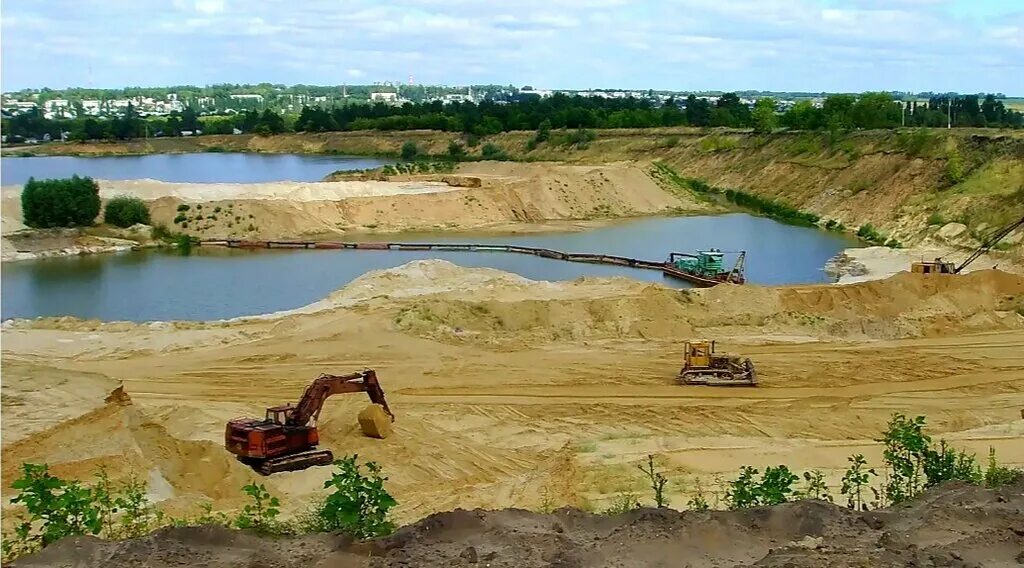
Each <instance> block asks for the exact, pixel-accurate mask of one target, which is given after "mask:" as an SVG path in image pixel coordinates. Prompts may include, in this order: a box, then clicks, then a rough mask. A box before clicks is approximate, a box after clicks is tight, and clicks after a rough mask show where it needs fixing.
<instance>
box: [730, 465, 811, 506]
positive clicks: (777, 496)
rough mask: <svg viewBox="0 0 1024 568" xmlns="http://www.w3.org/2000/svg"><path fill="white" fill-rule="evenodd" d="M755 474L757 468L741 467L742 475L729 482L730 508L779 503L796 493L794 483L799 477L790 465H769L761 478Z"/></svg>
mask: <svg viewBox="0 0 1024 568" xmlns="http://www.w3.org/2000/svg"><path fill="white" fill-rule="evenodd" d="M755 475H757V470H756V469H754V468H752V467H750V466H743V467H742V468H740V476H739V477H738V478H737V479H736V480H735V481H733V482H731V483H730V484H729V485H730V489H729V491H728V493H727V494H726V499H727V500H728V502H729V508H730V509H743V508H746V507H757V506H762V505H778V504H779V503H785V502H787V501H789V498H790V497H792V496H794V495H795V491H794V490H793V483H794V482H795V481H796V480H797V479H799V478H798V477H797V476H795V475H793V472H791V471H790V470H789V468H788V467H786V466H784V465H780V466H777V467H771V466H768V467H766V468H765V470H764V473H763V474H762V475H761V479H759V480H758V479H755V478H754V476H755Z"/></svg>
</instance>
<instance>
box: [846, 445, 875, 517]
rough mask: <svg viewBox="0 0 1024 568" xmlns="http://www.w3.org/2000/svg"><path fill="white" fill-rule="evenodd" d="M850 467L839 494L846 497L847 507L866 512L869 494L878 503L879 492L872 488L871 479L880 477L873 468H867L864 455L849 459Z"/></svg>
mask: <svg viewBox="0 0 1024 568" xmlns="http://www.w3.org/2000/svg"><path fill="white" fill-rule="evenodd" d="M848 461H849V462H850V467H849V468H848V469H847V470H846V473H844V474H843V483H842V486H841V488H840V490H839V493H840V494H842V495H844V496H846V506H847V507H849V508H851V509H853V510H854V511H866V510H867V508H868V502H867V493H868V492H869V491H870V492H871V493H872V494H873V495H874V497H875V500H876V501H877V500H878V498H879V494H878V490H877V489H875V488H873V487H871V478H873V477H878V474H877V473H875V470H874V469H873V468H868V467H867V460H866V459H864V454H857V455H853V456H850V457H849V458H848Z"/></svg>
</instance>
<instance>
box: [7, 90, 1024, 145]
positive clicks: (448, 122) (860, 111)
mask: <svg viewBox="0 0 1024 568" xmlns="http://www.w3.org/2000/svg"><path fill="white" fill-rule="evenodd" d="M776 106H777V103H776V101H774V100H773V99H771V98H767V97H766V98H761V99H759V100H758V101H757V103H756V104H755V105H754V107H753V108H750V107H749V106H748V105H747V104H746V103H745V102H743V101H742V100H741V99H740V97H739V96H738V95H736V94H735V93H725V94H723V95H722V96H720V97H719V98H718V99H717V100H710V99H707V98H698V97H696V96H694V95H690V96H689V97H687V98H686V99H685V100H676V99H668V100H667V101H666V102H665V103H664V104H659V103H655V102H654V101H651V100H647V99H636V98H624V99H609V98H601V97H581V96H568V95H563V94H556V95H553V96H551V97H547V98H540V97H535V96H534V97H522V98H520V100H518V101H516V102H499V101H484V102H481V103H472V102H462V103H459V102H456V103H451V104H444V103H442V102H440V101H433V102H424V103H407V104H405V105H402V106H388V105H385V104H373V105H371V104H347V105H343V106H335V107H331V108H325V107H316V106H305V107H303V108H302V111H301V112H300V113H299V114H298V115H285V114H280V113H277V112H275V111H273V110H271V109H265V110H263V111H257V110H249V111H246V112H242V113H237V114H233V115H227V116H224V115H218V116H199V115H198V113H197V112H196V111H195V110H194V109H191V108H189V109H186V110H185V111H184V112H180V113H179V112H174V113H171V114H170V115H168V116H161V117H149V118H144V117H140V116H139V115H138V113H137V112H136V111H135V109H133V108H132V107H131V106H129V107H128V108H127V109H126V110H125V112H124V114H123V116H121V117H118V118H113V119H97V118H91V117H90V118H75V119H52V120H51V119H47V118H45V117H43V116H42V114H41V113H40V112H39V111H38V110H35V111H30V112H27V113H24V114H20V115H17V116H14V117H11V118H4V120H3V130H4V132H6V133H7V134H9V135H11V136H20V137H24V138H29V137H34V138H43V137H44V134H48V135H49V137H50V138H51V139H60V137H61V135H62V133H67V137H68V138H69V139H71V140H97V139H128V138H141V137H144V136H155V135H163V136H178V135H181V134H182V133H197V131H202V133H203V134H230V133H232V132H234V131H235V130H236V129H237V130H240V131H242V132H247V133H256V134H277V133H280V132H288V131H296V132H329V131H350V130H419V129H428V130H441V131H447V132H465V133H467V134H474V135H476V136H488V135H492V134H497V133H499V132H507V131H511V130H537V129H539V128H540V127H541V125H542V124H543V125H545V127H546V128H569V129H587V128H652V127H658V126H699V127H732V128H754V129H755V130H758V131H762V132H764V131H770V130H772V129H774V128H776V127H777V126H785V127H788V128H793V129H800V130H825V129H827V130H833V131H835V130H850V129H858V128H895V127H899V126H931V127H941V126H946V125H947V123H951V125H952V126H954V127H1002V128H1020V127H1022V126H1024V113H1021V112H1018V111H1015V110H1013V109H1008V108H1006V106H1005V105H1004V104H1003V102H1002V101H1000V100H998V99H997V98H996V97H995V96H994V95H984V96H980V95H962V96H956V97H946V96H933V97H932V98H931V99H929V100H928V101H927V102H924V101H922V102H920V103H919V102H917V101H911V102H904V101H898V100H895V99H893V97H892V95H890V94H888V93H863V94H861V95H831V96H829V97H827V98H826V99H825V100H824V101H823V103H822V104H821V105H820V106H816V105H815V104H813V103H812V102H811V101H809V100H803V101H799V102H797V103H795V104H794V105H792V106H791V107H790V108H788V109H787V110H785V111H784V112H781V113H780V112H778V111H777V110H776Z"/></svg>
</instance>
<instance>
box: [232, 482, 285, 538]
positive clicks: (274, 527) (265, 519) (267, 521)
mask: <svg viewBox="0 0 1024 568" xmlns="http://www.w3.org/2000/svg"><path fill="white" fill-rule="evenodd" d="M242 491H243V492H244V493H245V494H246V495H248V496H249V497H250V498H251V500H252V502H251V503H249V504H247V505H246V506H245V507H243V508H242V511H241V512H240V513H238V516H237V517H235V523H234V524H235V526H236V527H237V528H240V529H253V530H255V531H257V532H262V533H279V532H281V525H280V523H278V521H277V516H278V515H279V514H280V513H281V509H280V507H281V502H280V500H278V498H277V497H274V496H272V495H271V494H270V492H269V491H267V488H266V486H265V485H263V484H262V483H261V484H259V485H256V484H255V483H250V484H249V485H246V486H245V487H242Z"/></svg>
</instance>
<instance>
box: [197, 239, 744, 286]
mask: <svg viewBox="0 0 1024 568" xmlns="http://www.w3.org/2000/svg"><path fill="white" fill-rule="evenodd" d="M199 246H204V247H226V248H237V249H325V250H400V251H449V252H505V253H513V254H529V255H533V256H539V257H543V258H551V259H554V260H562V261H566V262H585V263H590V264H611V265H615V266H625V267H629V268H636V269H640V270H660V271H661V272H662V273H663V274H665V275H667V276H671V277H673V278H679V279H680V280H686V281H687V282H691V283H693V284H696V285H697V286H699V287H702V288H707V287H710V286H715V285H718V284H722V283H725V282H731V283H734V284H742V283H743V278H742V274H740V275H738V278H737V277H736V276H737V275H734V274H732V273H730V274H729V275H728V276H727V277H726V278H724V279H722V278H707V277H704V276H701V275H698V274H691V273H689V272H686V271H684V270H680V269H679V268H678V267H676V266H675V265H674V264H672V263H671V262H667V261H654V260H643V259H638V258H630V257H626V256H616V255H611V254H588V253H570V252H562V251H557V250H552V249H546V248H538V247H524V246H517V245H488V244H466V243H392V242H363V243H361V242H343V241H260V240H246V239H206V240H201V241H199ZM741 254H742V253H741ZM676 256H692V255H685V254H682V253H672V256H670V257H669V258H670V259H671V258H673V257H676Z"/></svg>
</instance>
